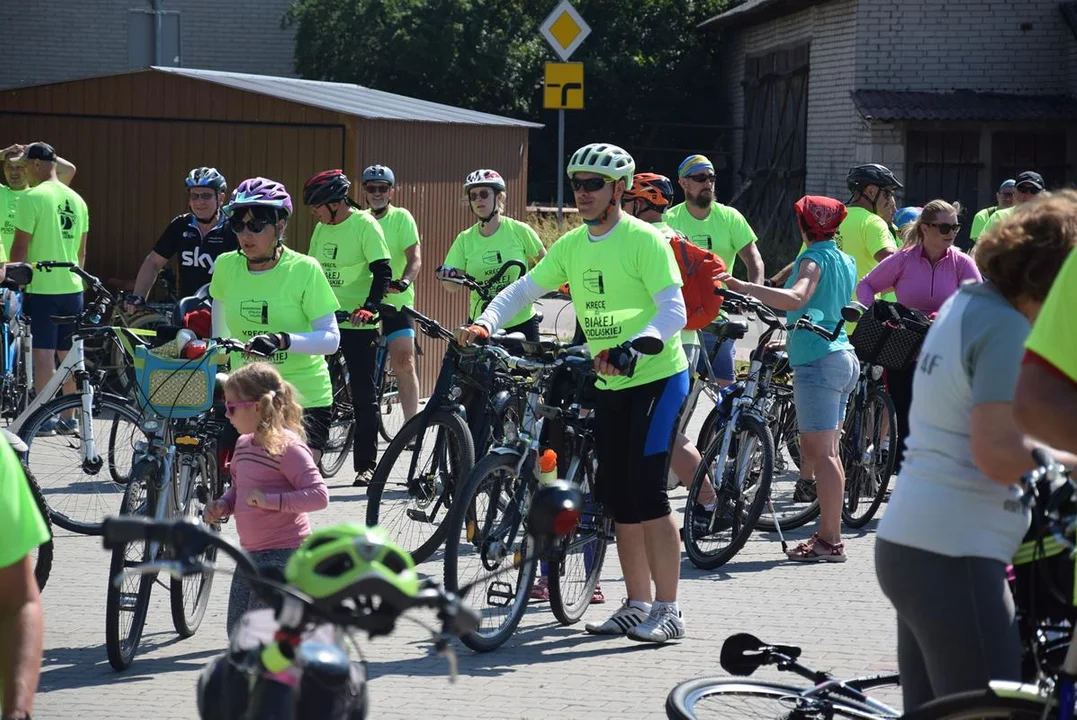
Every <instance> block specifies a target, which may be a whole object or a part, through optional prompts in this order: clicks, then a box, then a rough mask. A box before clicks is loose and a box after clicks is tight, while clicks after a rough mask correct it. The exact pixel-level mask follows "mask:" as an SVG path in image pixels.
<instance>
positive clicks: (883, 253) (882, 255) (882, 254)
mask: <svg viewBox="0 0 1077 720" xmlns="http://www.w3.org/2000/svg"><path fill="white" fill-rule="evenodd" d="M896 252H897V250H895V249H894V248H891V247H887V248H883V249H882V250H880V251H879V252H877V253H875V255H874V257H875V262H882V261H883V260H885V259H886V258H888V257H890V256H891V255H893V254H894V253H896Z"/></svg>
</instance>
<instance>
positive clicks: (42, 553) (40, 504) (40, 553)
mask: <svg viewBox="0 0 1077 720" xmlns="http://www.w3.org/2000/svg"><path fill="white" fill-rule="evenodd" d="M0 435H2V436H3V438H4V440H6V441H7V443H8V445H10V446H11V449H12V450H14V451H15V454H16V455H18V456H19V461H20V462H21V463H22V472H23V475H25V476H26V484H27V485H28V486H29V487H30V494H31V495H33V496H34V504H36V505H37V509H38V512H40V513H41V518H42V519H43V520H44V521H45V527H46V528H48V531H49V539H48V540H47V541H45V542H44V543H42V544H41V545H39V546H37V547H36V548H34V549H33V550H31V551H30V554H31V556H32V557H33V561H34V579H35V580H37V589H38V592H40V591H42V590H44V589H45V583H47V582H48V581H49V573H51V572H52V554H53V550H54V549H55V548H54V544H53V539H52V513H51V512H50V511H49V504H48V503H47V502H45V496H44V495H42V494H41V487H40V486H39V485H38V484H37V479H36V478H35V477H34V474H33V473H32V472H30V468H28V467H27V466H26V460H25V458H26V451H27V450H28V449H29V448H27V446H26V443H24V442H23V441H22V438H20V437H19V436H18V435H16V434H15V433H13V432H11V431H9V430H6V429H4V428H0Z"/></svg>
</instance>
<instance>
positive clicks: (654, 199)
mask: <svg viewBox="0 0 1077 720" xmlns="http://www.w3.org/2000/svg"><path fill="white" fill-rule="evenodd" d="M624 197H625V199H635V198H639V199H641V200H646V201H647V202H649V203H650V204H651V205H654V206H655V207H656V208H664V207H669V206H670V205H671V204H673V183H672V182H670V180H669V178H668V177H666V176H665V175H659V174H658V173H637V174H636V176H635V177H633V178H632V187H631V188H629V189H628V190H625V194H624Z"/></svg>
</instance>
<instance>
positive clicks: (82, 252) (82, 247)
mask: <svg viewBox="0 0 1077 720" xmlns="http://www.w3.org/2000/svg"><path fill="white" fill-rule="evenodd" d="M79 267H81V268H84V267H86V233H82V239H81V240H80V241H79Z"/></svg>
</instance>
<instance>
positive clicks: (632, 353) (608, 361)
mask: <svg viewBox="0 0 1077 720" xmlns="http://www.w3.org/2000/svg"><path fill="white" fill-rule="evenodd" d="M639 356H640V353H639V352H638V351H636V350H633V349H632V346H631V345H630V344H629V343H625V344H623V345H618V346H617V347H612V348H609V349H607V350H603V351H602V352H600V353H599V354H598V355H597V356H596V357H595V371H596V372H597V373H599V374H600V375H624V376H626V377H632V373H634V372H635V371H636V361H637V360H639Z"/></svg>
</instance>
